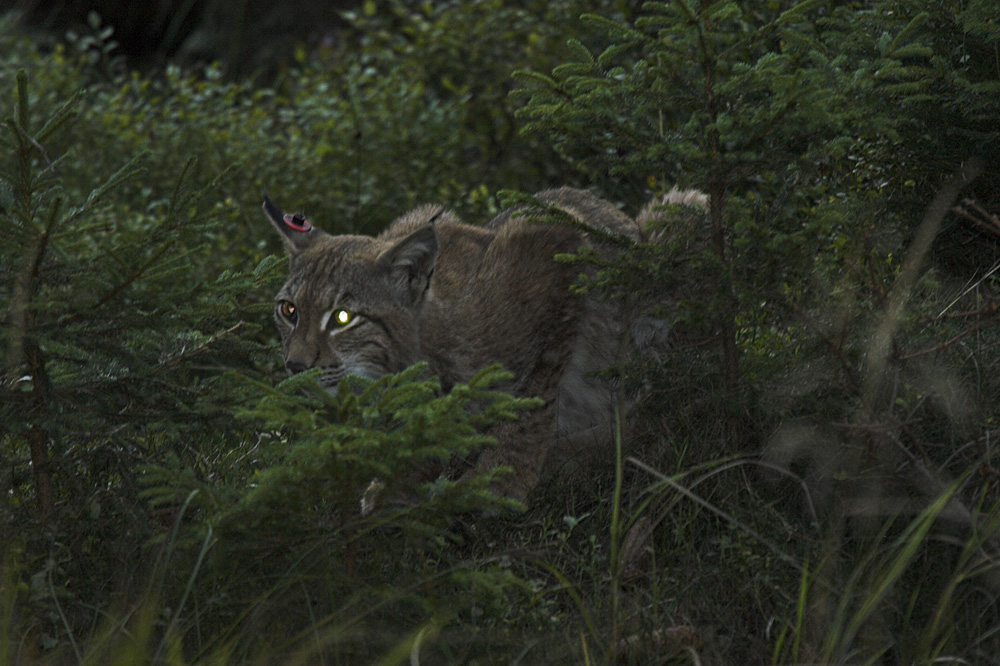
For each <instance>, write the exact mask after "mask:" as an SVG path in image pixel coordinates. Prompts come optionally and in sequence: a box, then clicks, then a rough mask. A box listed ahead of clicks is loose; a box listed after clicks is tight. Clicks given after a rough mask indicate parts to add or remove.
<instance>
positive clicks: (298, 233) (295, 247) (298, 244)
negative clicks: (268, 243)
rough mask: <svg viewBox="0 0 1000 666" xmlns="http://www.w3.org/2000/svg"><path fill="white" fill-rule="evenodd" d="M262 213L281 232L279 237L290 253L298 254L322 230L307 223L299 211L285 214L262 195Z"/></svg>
mask: <svg viewBox="0 0 1000 666" xmlns="http://www.w3.org/2000/svg"><path fill="white" fill-rule="evenodd" d="M264 215H266V216H267V219H269V220H271V224H272V225H273V226H274V228H275V229H277V230H278V232H279V233H280V234H281V239H282V240H283V241H284V242H285V247H286V248H288V252H289V253H290V254H298V253H299V252H301V251H302V250H304V249H306V248H307V247H309V244H310V243H312V241H313V240H314V239H315V238H316V236H317V235H318V234H321V233H322V232H321V231H320V230H319V229H317V228H316V227H314V226H313V225H311V224H309V222H308V220H306V218H305V216H303V215H302V214H301V213H295V214H294V215H287V214H285V213H284V212H282V210H281V209H280V208H278V207H277V206H275V205H274V203H272V202H271V199H270V198H269V197H268V196H267V195H266V194H265V195H264Z"/></svg>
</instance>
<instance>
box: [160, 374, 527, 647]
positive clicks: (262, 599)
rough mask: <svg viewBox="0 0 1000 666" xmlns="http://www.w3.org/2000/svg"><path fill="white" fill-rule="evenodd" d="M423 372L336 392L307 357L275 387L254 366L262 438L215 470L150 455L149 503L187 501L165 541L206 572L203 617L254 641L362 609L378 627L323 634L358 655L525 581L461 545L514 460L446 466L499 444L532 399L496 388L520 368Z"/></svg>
mask: <svg viewBox="0 0 1000 666" xmlns="http://www.w3.org/2000/svg"><path fill="white" fill-rule="evenodd" d="M425 372H426V367H425V366H423V365H417V366H414V367H413V368H410V369H409V370H406V371H404V372H402V373H400V374H398V375H391V376H386V377H383V378H381V379H379V380H377V381H372V380H366V379H362V378H359V377H348V378H345V379H344V380H342V381H341V383H340V386H339V387H338V390H337V391H336V392H335V393H328V392H326V391H324V390H323V389H322V388H321V387H320V386H319V384H318V383H317V382H316V381H315V379H314V376H313V375H312V374H309V373H306V374H303V375H298V376H296V377H293V378H291V379H288V380H286V381H284V382H282V383H281V384H280V385H278V386H277V387H273V388H272V387H270V386H269V385H267V384H262V383H259V382H253V386H254V389H255V390H256V391H257V392H258V393H259V395H260V396H261V397H260V398H259V400H258V401H257V402H256V404H255V406H253V407H252V408H249V409H245V410H242V412H241V418H242V419H245V420H249V421H251V422H253V423H255V424H257V425H258V426H259V427H260V428H261V434H260V435H259V440H258V443H257V445H256V446H255V447H254V448H253V449H252V450H250V451H245V452H243V453H242V455H240V456H239V458H236V459H231V460H230V461H228V464H227V465H226V467H225V468H217V469H216V476H215V477H214V479H213V480H207V479H197V478H194V477H192V476H191V475H190V473H189V471H188V468H187V467H186V465H185V464H183V463H181V462H180V461H179V460H176V459H173V460H170V461H168V463H167V464H165V465H158V466H152V467H147V468H146V470H145V473H144V478H143V485H145V486H146V490H145V491H144V492H143V495H144V496H145V497H146V498H147V499H148V500H149V502H150V505H151V506H153V507H157V508H160V509H161V510H162V509H164V508H168V507H175V509H179V510H180V511H179V512H178V513H177V520H178V521H179V522H178V527H179V529H178V528H175V529H174V530H173V532H172V533H171V534H170V535H169V545H170V546H171V548H172V550H173V555H172V558H173V560H174V561H175V562H180V563H184V566H181V567H180V571H189V570H191V569H192V568H193V569H194V570H195V571H196V573H197V576H198V580H199V585H198V588H197V590H196V591H195V592H194V593H193V594H194V596H193V597H192V599H191V601H192V602H193V603H195V604H196V606H197V607H198V608H199V609H200V612H201V613H204V614H205V616H206V619H205V620H203V621H202V626H203V628H208V627H212V631H210V632H209V633H208V636H217V635H220V633H221V632H222V631H223V630H225V631H228V632H234V631H235V632H237V633H238V634H239V635H241V636H244V637H245V638H244V639H243V641H245V643H246V644H245V646H244V649H261V648H263V647H264V646H265V644H266V642H267V641H266V640H264V641H257V640H254V639H252V638H251V637H252V636H254V635H258V634H261V633H262V635H263V636H265V637H266V636H271V635H274V634H275V628H276V627H278V626H281V627H284V631H285V632H287V635H293V634H294V633H296V632H297V631H298V630H299V629H298V628H299V627H303V626H308V625H309V624H315V625H316V628H322V627H331V628H336V627H342V626H346V625H350V626H352V627H353V628H352V630H351V631H350V634H352V635H353V634H355V633H358V632H361V633H367V632H373V631H374V629H375V628H376V627H377V628H379V631H378V632H375V635H373V636H372V637H371V639H370V640H368V641H366V642H364V643H363V644H362V645H357V646H352V645H351V644H350V641H347V644H346V645H341V643H343V642H344V641H345V640H346V637H345V636H342V635H339V634H338V633H337V632H336V631H334V632H333V633H332V634H330V635H329V641H330V643H329V644H328V645H327V644H324V645H322V646H320V648H321V649H322V650H323V651H326V650H329V649H331V648H333V647H334V646H336V649H337V651H338V652H340V653H341V654H342V655H344V657H345V658H346V655H348V654H356V657H357V658H358V659H361V658H364V657H365V656H366V655H367V656H368V657H370V656H372V654H373V653H372V652H371V651H372V650H374V651H375V653H374V654H378V652H380V651H381V650H388V649H389V648H390V647H391V645H392V644H393V643H394V642H395V641H397V640H399V638H400V637H401V636H403V635H405V633H406V632H408V631H410V630H411V629H412V627H413V626H418V625H419V624H421V623H423V622H432V623H433V624H435V625H436V626H439V627H440V626H444V625H447V624H449V623H451V622H453V621H455V620H456V619H458V618H462V617H463V616H464V617H466V619H467V618H468V613H469V612H470V611H471V610H472V606H473V605H480V606H481V605H483V604H486V605H493V604H498V603H499V602H501V601H505V600H507V597H508V595H509V594H512V593H516V592H517V590H518V587H519V586H520V583H519V582H518V580H517V578H516V576H514V575H513V574H512V572H511V571H510V570H509V569H508V568H506V567H491V566H489V565H486V566H483V565H479V564H476V563H475V562H472V561H462V559H461V558H460V557H457V556H456V553H459V552H461V550H460V548H459V546H460V544H461V542H462V541H463V538H462V535H461V532H460V531H459V532H456V531H455V527H460V526H461V521H462V518H463V516H464V515H466V514H469V513H470V512H472V513H476V514H481V513H482V512H485V511H497V510H498V509H501V508H506V507H513V506H514V505H513V504H512V503H511V502H510V501H509V500H504V499H502V498H498V497H496V496H494V495H493V494H492V493H491V492H490V490H489V486H490V483H491V481H492V480H493V479H494V478H496V476H497V475H499V474H503V473H504V471H503V470H497V471H495V472H494V473H491V474H487V475H482V476H479V477H475V478H471V479H468V480H463V481H449V480H445V479H442V478H437V476H438V474H437V472H436V471H435V470H440V469H441V468H443V467H444V466H445V465H446V464H447V463H448V461H449V460H452V459H453V458H454V457H456V456H458V457H465V456H468V455H470V454H472V453H474V452H476V451H478V449H480V448H481V447H483V446H487V445H490V444H491V443H492V442H491V440H489V438H487V437H485V436H483V435H481V434H480V431H481V429H482V428H483V427H485V426H488V425H491V424H493V423H495V422H497V421H498V420H503V419H512V418H516V415H517V413H518V412H520V411H522V410H524V409H526V408H530V407H532V406H534V405H535V401H533V400H529V399H516V398H512V397H511V396H509V395H507V394H504V393H499V392H496V391H494V390H491V389H490V388H489V387H490V385H491V384H494V383H496V382H497V381H500V380H503V379H505V378H508V377H509V373H506V372H504V371H502V370H501V369H500V368H498V367H494V368H487V369H485V370H483V371H481V372H480V373H478V374H477V375H476V376H475V377H474V378H473V379H472V380H471V381H470V382H469V383H468V384H462V385H458V386H456V387H454V388H453V389H452V390H451V391H449V392H448V393H447V394H444V395H442V394H441V392H440V387H439V385H438V383H437V381H436V380H434V379H424V378H423V376H424V375H425ZM363 501H364V502H365V504H366V508H365V510H364V511H362V502H363ZM180 521H182V522H180ZM167 537H168V535H167V534H163V535H162V537H161V538H164V539H165V538H167ZM358 581H365V584H364V585H359V584H358ZM180 582H181V581H178V583H180ZM178 589H180V588H178ZM204 589H216V590H227V594H225V595H224V596H215V595H208V596H204V595H202V593H200V592H199V591H198V590H204ZM168 601H169V602H170V605H171V606H172V607H177V606H176V604H177V603H183V600H182V601H180V602H177V601H174V600H168ZM248 608H252V612H248V611H247V609H248ZM324 632H325V629H324ZM383 641H385V642H383ZM214 647H215V646H213V645H212V643H211V641H208V642H206V643H204V644H201V645H198V646H197V649H198V650H199V651H202V650H208V649H214ZM300 647H301V646H300V645H299V644H298V642H297V641H293V642H292V643H290V644H289V645H288V646H286V648H284V649H289V648H294V649H299V648H300ZM307 649H309V650H312V649H314V648H312V647H309V648H307ZM354 651H356V652H354ZM351 660H353V659H351Z"/></svg>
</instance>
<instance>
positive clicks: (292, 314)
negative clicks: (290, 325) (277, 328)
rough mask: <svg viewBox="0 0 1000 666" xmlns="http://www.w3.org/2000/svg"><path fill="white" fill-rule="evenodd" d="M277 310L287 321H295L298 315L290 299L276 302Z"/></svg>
mask: <svg viewBox="0 0 1000 666" xmlns="http://www.w3.org/2000/svg"><path fill="white" fill-rule="evenodd" d="M278 311H279V312H281V316H282V317H284V318H285V319H288V320H289V321H295V320H296V319H298V317H299V313H298V308H296V307H295V304H294V303H292V302H291V301H281V303H279V304H278Z"/></svg>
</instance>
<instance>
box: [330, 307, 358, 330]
mask: <svg viewBox="0 0 1000 666" xmlns="http://www.w3.org/2000/svg"><path fill="white" fill-rule="evenodd" d="M352 319H354V315H353V314H352V313H350V312H348V311H347V310H335V311H334V313H333V324H334V326H347V325H348V324H350V323H351V320H352Z"/></svg>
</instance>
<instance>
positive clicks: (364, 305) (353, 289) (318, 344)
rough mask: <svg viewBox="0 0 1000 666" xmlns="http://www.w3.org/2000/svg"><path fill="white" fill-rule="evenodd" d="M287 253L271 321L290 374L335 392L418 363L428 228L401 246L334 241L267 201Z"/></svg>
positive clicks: (433, 250) (431, 241) (432, 240)
mask: <svg viewBox="0 0 1000 666" xmlns="http://www.w3.org/2000/svg"><path fill="white" fill-rule="evenodd" d="M264 213H265V215H266V216H267V217H268V219H269V220H270V221H271V224H272V225H274V227H275V228H276V229H277V230H278V232H279V234H280V235H281V237H282V240H283V241H284V243H285V247H286V248H287V250H288V253H289V257H290V261H289V271H288V273H289V274H288V280H287V281H286V282H285V285H284V286H283V287H282V288H281V290H280V291H279V292H278V295H277V296H276V297H275V310H274V318H275V321H276V322H277V324H278V329H279V331H280V333H281V342H282V347H283V348H284V358H285V368H286V369H287V370H288V371H289V372H290V373H297V372H302V371H304V370H309V369H311V368H322V375H321V377H320V382H321V383H322V384H323V386H325V387H326V388H328V389H333V388H335V387H336V385H337V382H339V381H340V378H341V377H343V376H344V375H347V374H356V375H364V376H366V377H370V378H376V377H379V376H381V375H383V374H386V373H390V372H398V371H400V370H402V369H403V368H406V367H407V366H409V365H411V364H413V363H414V362H416V361H417V360H418V354H419V351H420V339H419V332H420V331H419V316H420V309H421V305H422V304H423V303H424V300H425V299H426V297H427V295H428V290H429V289H430V284H431V274H432V273H433V272H434V263H435V261H436V260H437V255H438V238H437V232H436V231H435V229H434V226H433V225H432V224H426V225H423V226H420V227H418V228H416V229H415V230H413V231H411V232H410V233H409V234H407V235H406V236H404V237H402V238H397V239H392V240H385V239H381V238H370V237H367V236H348V235H344V236H334V235H331V234H328V233H325V232H323V231H321V230H320V229H317V228H316V227H314V226H312V225H311V224H310V223H309V222H308V221H306V219H305V217H304V216H302V215H300V214H298V213H296V214H294V215H286V214H285V213H283V212H282V211H281V210H280V209H279V208H278V207H277V206H275V205H274V204H273V203H271V200H270V199H268V198H267V197H264Z"/></svg>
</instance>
